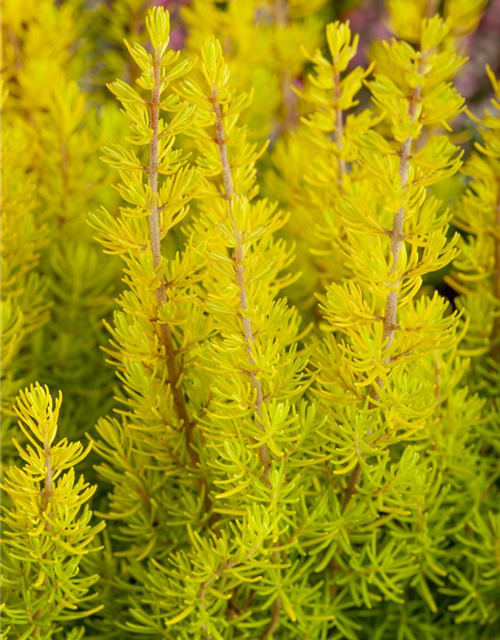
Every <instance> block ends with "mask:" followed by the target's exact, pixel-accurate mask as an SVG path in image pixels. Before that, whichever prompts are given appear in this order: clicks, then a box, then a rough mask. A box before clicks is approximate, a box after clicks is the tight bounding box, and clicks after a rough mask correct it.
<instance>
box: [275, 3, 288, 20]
mask: <svg viewBox="0 0 500 640" xmlns="http://www.w3.org/2000/svg"><path fill="white" fill-rule="evenodd" d="M274 22H275V24H276V26H277V27H284V26H285V25H286V23H287V22H288V3H287V1H286V0H274Z"/></svg>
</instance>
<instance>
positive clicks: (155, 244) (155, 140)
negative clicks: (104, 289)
mask: <svg viewBox="0 0 500 640" xmlns="http://www.w3.org/2000/svg"><path fill="white" fill-rule="evenodd" d="M153 75H154V87H153V91H152V96H151V103H150V108H149V118H150V120H149V122H150V128H151V130H152V132H153V135H152V137H151V143H150V145H149V153H150V159H149V186H150V187H151V191H152V192H153V200H152V205H151V214H150V215H149V217H148V224H149V242H150V247H151V253H152V254H153V267H154V269H155V271H156V270H157V269H158V267H159V265H160V263H161V232H160V221H159V210H158V146H159V130H158V123H159V117H160V93H161V56H160V53H159V51H158V50H157V51H156V52H155V58H154V64H153ZM166 300H167V294H166V290H165V282H164V280H163V278H162V279H161V281H160V284H159V285H158V288H157V290H156V301H157V305H158V310H160V309H161V307H162V306H163V305H164V304H165V302H166ZM158 327H159V330H160V334H161V339H162V342H163V347H164V349H165V359H166V364H167V372H168V381H169V384H170V389H171V392H172V396H173V400H174V407H175V412H176V414H177V417H178V418H179V420H180V422H181V423H182V426H183V428H184V434H185V438H186V448H187V450H188V454H189V457H190V459H191V462H192V464H193V466H194V467H195V468H197V467H199V462H200V459H199V456H198V453H197V451H196V449H195V448H194V437H193V424H192V422H191V420H190V419H189V415H188V411H187V407H186V401H185V399H184V394H183V392H182V389H181V386H180V384H179V369H178V367H177V361H176V350H175V345H174V340H173V337H172V329H171V327H170V325H168V324H164V323H159V322H158Z"/></svg>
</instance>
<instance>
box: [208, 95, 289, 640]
mask: <svg viewBox="0 0 500 640" xmlns="http://www.w3.org/2000/svg"><path fill="white" fill-rule="evenodd" d="M212 108H213V111H214V113H215V132H216V139H217V145H218V147H219V155H220V160H221V164H222V180H223V183H224V191H225V195H224V197H225V198H226V200H227V206H228V208H229V215H230V217H231V224H232V226H233V233H234V238H235V241H236V247H235V251H234V272H235V277H236V284H237V285H238V294H239V299H240V310H241V313H240V319H241V326H242V331H243V338H244V341H245V348H246V352H247V358H248V362H249V364H250V367H251V369H250V380H251V381H252V387H253V389H254V392H255V396H256V400H255V412H256V414H257V424H258V426H259V429H260V430H261V431H265V429H264V425H263V423H262V410H261V407H262V404H263V403H264V395H263V393H262V383H261V381H260V379H259V378H258V376H257V375H256V373H255V371H254V370H253V367H254V366H255V361H254V359H253V356H252V347H253V346H254V344H255V337H254V333H253V329H252V323H251V321H250V318H249V317H248V294H247V286H246V281H245V264H244V260H245V251H244V248H243V239H242V234H241V231H240V230H239V229H238V226H237V224H236V220H235V219H234V214H233V206H232V198H233V197H234V196H235V195H236V192H235V190H234V183H233V176H232V173H231V167H230V165H229V158H228V155H227V145H226V135H225V132H224V121H223V118H222V112H221V108H220V104H219V102H218V101H217V91H216V89H215V88H214V89H213V91H212ZM259 461H260V464H261V467H262V469H263V474H264V484H265V485H266V487H267V488H268V489H271V483H270V481H269V473H270V470H271V461H270V458H269V449H268V447H267V445H266V444H263V445H261V446H260V447H259ZM273 556H275V557H276V558H279V556H280V553H279V551H275V552H274V553H273ZM280 610H281V601H280V599H279V598H278V597H277V598H276V599H275V600H274V602H273V604H272V612H271V621H270V623H269V625H268V627H267V629H266V631H265V632H264V635H263V636H262V638H267V637H268V636H269V635H270V634H271V633H272V632H273V631H274V629H275V628H276V626H277V624H278V621H279V615H280Z"/></svg>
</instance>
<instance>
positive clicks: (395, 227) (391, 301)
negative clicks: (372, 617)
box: [342, 59, 425, 510]
mask: <svg viewBox="0 0 500 640" xmlns="http://www.w3.org/2000/svg"><path fill="white" fill-rule="evenodd" d="M424 64H425V62H424V59H421V61H420V64H419V72H420V73H421V71H422V69H423V67H424ZM420 96H421V87H420V86H416V87H415V88H414V89H413V90H412V92H411V94H410V98H409V104H408V114H409V116H410V118H411V120H412V121H414V120H415V117H416V115H417V108H418V103H419V101H420ZM412 142H413V138H412V137H411V136H410V137H408V138H407V139H406V140H405V141H404V142H403V144H402V145H401V156H400V161H399V177H400V179H401V186H402V187H403V189H404V188H405V187H406V183H407V182H408V172H409V169H410V158H411V152H412ZM404 216H405V210H404V207H400V208H399V209H398V210H397V211H396V213H395V214H394V218H393V221H392V229H391V231H390V234H389V235H390V238H391V256H392V266H391V268H390V269H389V273H392V271H394V269H395V268H396V264H397V262H398V259H399V254H400V252H401V248H402V246H403V242H404V237H405V236H404V222H405V217H404ZM400 284H401V281H400V280H398V282H397V283H395V286H394V288H393V289H392V290H391V291H389V293H388V294H387V297H386V300H385V312H384V320H383V322H384V328H383V340H382V343H383V344H384V351H387V349H388V348H389V347H390V346H391V345H392V342H393V340H394V333H395V331H396V329H397V314H398V300H399V287H400ZM386 361H387V359H386ZM383 386H384V381H383V380H382V378H380V376H377V378H376V379H375V384H374V385H373V386H372V388H371V389H370V398H372V399H373V400H375V401H377V402H378V401H379V400H380V397H379V393H378V389H382V387H383ZM372 406H373V405H372ZM369 433H370V432H369ZM361 475H362V470H361V466H360V464H359V463H358V464H357V465H356V467H355V468H354V470H353V472H352V473H351V476H350V478H349V482H348V484H347V489H346V492H345V494H344V501H343V505H342V510H345V508H346V507H347V505H348V504H349V501H350V499H351V498H352V496H353V494H354V493H355V491H356V485H358V484H359V481H360V480H361Z"/></svg>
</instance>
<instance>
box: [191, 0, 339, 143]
mask: <svg viewBox="0 0 500 640" xmlns="http://www.w3.org/2000/svg"><path fill="white" fill-rule="evenodd" d="M326 4H327V2H326V0H264V1H262V0H236V1H234V0H232V1H231V2H220V0H194V1H193V2H192V3H190V4H188V5H187V6H186V7H185V8H184V9H183V12H182V13H183V16H184V18H185V21H186V25H187V27H188V33H187V45H188V48H189V50H191V51H192V52H193V53H194V54H195V55H197V54H198V52H199V51H200V49H201V47H202V46H203V44H204V42H205V40H206V38H207V37H209V36H215V37H216V38H218V39H219V41H220V43H221V45H222V46H223V48H224V54H225V56H226V58H227V64H228V67H229V69H230V70H231V72H232V78H233V83H234V85H235V87H236V88H238V89H240V90H243V91H246V92H250V91H254V92H255V93H254V99H253V101H252V104H251V105H250V106H249V112H248V114H247V121H248V123H249V124H250V125H251V126H252V128H253V129H254V130H255V135H256V136H258V137H259V138H260V139H262V140H265V139H267V137H269V136H271V137H272V138H273V139H275V138H276V137H278V136H279V135H281V134H283V133H285V132H287V131H289V130H290V129H293V128H294V127H295V124H296V121H297V115H298V114H297V108H296V97H295V95H294V93H293V84H294V82H295V81H296V80H297V79H299V78H300V77H301V76H302V74H303V72H304V67H305V65H306V63H307V56H306V54H305V52H304V51H303V49H302V45H303V44H304V43H308V46H310V47H316V46H319V45H320V44H321V33H322V25H321V20H320V19H319V15H318V14H319V11H320V9H322V8H323V7H324V6H325V5H326Z"/></svg>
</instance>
